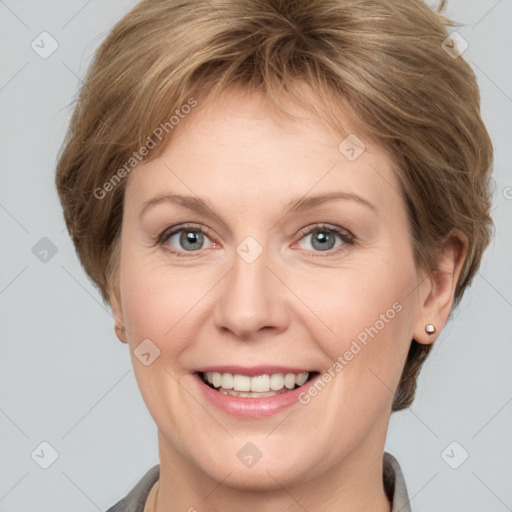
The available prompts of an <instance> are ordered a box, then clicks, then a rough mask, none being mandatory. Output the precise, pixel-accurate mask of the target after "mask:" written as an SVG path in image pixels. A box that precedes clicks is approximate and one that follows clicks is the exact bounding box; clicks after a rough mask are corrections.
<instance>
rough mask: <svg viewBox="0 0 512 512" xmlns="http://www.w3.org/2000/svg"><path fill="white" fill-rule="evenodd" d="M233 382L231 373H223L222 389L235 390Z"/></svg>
mask: <svg viewBox="0 0 512 512" xmlns="http://www.w3.org/2000/svg"><path fill="white" fill-rule="evenodd" d="M233 380H234V379H233V375H231V373H223V374H222V383H221V387H223V388H224V389H233Z"/></svg>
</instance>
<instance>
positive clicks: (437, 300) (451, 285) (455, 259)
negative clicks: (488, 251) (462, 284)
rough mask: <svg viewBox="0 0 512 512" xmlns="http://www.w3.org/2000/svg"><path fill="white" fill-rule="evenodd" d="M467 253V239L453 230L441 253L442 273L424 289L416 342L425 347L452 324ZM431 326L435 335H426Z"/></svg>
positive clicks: (432, 276)
mask: <svg viewBox="0 0 512 512" xmlns="http://www.w3.org/2000/svg"><path fill="white" fill-rule="evenodd" d="M467 249H468V239H467V237H466V236H465V235H464V234H463V233H461V232H460V231H458V230H453V231H452V232H451V233H450V235H449V236H448V237H447V239H446V241H445V243H444V245H443V247H442V249H441V251H440V253H439V256H438V260H437V263H438V269H437V270H434V271H432V272H431V274H430V275H429V276H428V277H427V278H426V279H425V281H424V283H423V286H422V287H421V291H420V300H421V304H420V312H419V315H418V318H417V320H416V323H415V325H414V339H415V340H416V341H417V342H418V343H420V344H422V345H430V344H431V343H433V342H434V341H435V340H436V339H437V338H438V336H439V333H440V332H441V331H442V329H443V328H444V326H445V325H446V322H447V321H448V317H449V315H450V311H451V309H452V305H453V298H454V294H455V287H456V285H457V281H458V279H459V276H460V272H461V270H462V266H463V264H464V261H465V259H466V254H467ZM427 324H434V326H435V332H434V333H433V334H428V333H427V332H426V331H425V326H426V325H427Z"/></svg>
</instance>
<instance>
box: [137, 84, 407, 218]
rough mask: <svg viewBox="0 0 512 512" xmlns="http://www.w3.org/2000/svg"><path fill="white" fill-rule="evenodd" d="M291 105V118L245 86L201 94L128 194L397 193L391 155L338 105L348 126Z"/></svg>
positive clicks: (250, 197) (284, 199)
mask: <svg viewBox="0 0 512 512" xmlns="http://www.w3.org/2000/svg"><path fill="white" fill-rule="evenodd" d="M287 109H289V111H290V113H291V114H292V115H293V116H294V118H290V117H287V116H280V115H279V113H278V112H276V111H274V110H272V107H271V106H270V105H269V103H268V101H266V99H265V97H264V96H263V95H261V94H256V93H248V92H243V91H234V92H233V91H231V92H226V93H224V94H222V95H221V96H220V97H218V98H217V99H215V100H213V101H209V102H207V103H201V99H200V98H198V106H197V107H196V108H195V109H194V110H193V111H192V112H191V113H190V114H188V115H186V116H184V118H182V119H181V120H180V123H179V125H178V126H176V127H175V128H174V130H173V132H172V137H170V138H169V140H168V141H167V143H166V146H165V148H164V149H163V150H162V151H161V153H160V154H159V155H158V157H156V158H154V159H152V160H150V161H149V162H147V163H144V164H142V165H139V166H138V167H137V168H135V169H134V170H133V171H132V173H131V175H130V177H129V182H128V189H127V194H128V195H129V196H130V197H131V198H133V199H135V201H136V202H137V203H138V204H142V203H143V202H144V201H146V200H147V199H148V198H149V196H152V195H153V196H154V195H157V194H160V193H161V194H165V193H173V192H176V193H181V194H186V195H200V196H201V197H207V198H210V199H211V203H212V204H218V205H224V206H227V205H229V204H231V203H233V202H236V203H237V204H238V205H243V206H244V208H255V209H258V208H260V209H261V205H262V204H265V203H268V201H269V200H271V199H273V200H275V201H278V202H279V203H283V204H284V203H288V201H289V199H290V198H292V197H297V196H304V195H308V194H313V193H314V194H317V193H329V192H333V191H343V192H347V193H353V194H358V195H364V196H365V198H366V199H368V201H370V202H372V203H374V204H375V203H376V204H379V203H381V204H382V203H386V199H388V200H389V202H390V203H392V202H393V201H396V195H397V193H398V190H399V186H398V183H397V180H396V176H395V175H394V171H393V169H392V162H391V160H390V159H389V157H388V155H387V154H386V152H385V151H384V150H383V149H382V148H379V147H377V146H376V145H373V144H372V143H371V142H370V141H369V140H367V139H366V138H365V136H364V135H363V134H361V133H353V132H352V131H351V130H352V127H351V123H350V121H349V118H348V116H346V117H343V112H342V111H340V121H341V125H342V126H343V127H344V128H345V130H346V133H339V132H338V131H336V130H334V129H333V128H332V127H330V126H329V125H328V124H327V123H326V122H324V121H322V120H321V118H320V117H319V116H315V115H314V114H313V113H312V112H310V111H306V110H304V109H303V108H301V107H299V106H298V105H293V104H289V105H287ZM354 131H355V130H354ZM348 134H350V135H349V137H348V139H347V135H348ZM354 135H355V136H356V137H357V139H359V141H360V142H361V143H362V144H364V150H363V147H362V146H360V143H359V142H355V141H357V139H355V138H354ZM354 143H355V145H354ZM351 146H352V148H351ZM352 149H353V150H354V151H352ZM347 150H348V151H347ZM354 156H355V157H356V158H354ZM384 206H385V205H384Z"/></svg>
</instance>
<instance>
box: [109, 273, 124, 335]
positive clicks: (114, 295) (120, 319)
mask: <svg viewBox="0 0 512 512" xmlns="http://www.w3.org/2000/svg"><path fill="white" fill-rule="evenodd" d="M108 288H109V289H108V291H109V299H110V308H111V309H112V316H113V317H114V331H115V333H116V336H117V337H118V339H119V341H121V342H122V343H127V342H128V341H127V339H126V328H125V325H124V316H123V306H122V302H121V290H120V288H119V280H118V279H117V278H116V277H112V279H111V280H110V282H109V287H108Z"/></svg>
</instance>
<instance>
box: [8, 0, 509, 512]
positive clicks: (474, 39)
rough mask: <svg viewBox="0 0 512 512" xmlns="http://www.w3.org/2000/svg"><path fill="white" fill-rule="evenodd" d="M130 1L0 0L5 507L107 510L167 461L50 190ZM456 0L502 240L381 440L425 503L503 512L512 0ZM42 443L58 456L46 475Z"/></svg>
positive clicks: (423, 507)
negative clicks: (82, 93)
mask: <svg viewBox="0 0 512 512" xmlns="http://www.w3.org/2000/svg"><path fill="white" fill-rule="evenodd" d="M135 3H136V2H135V1H129V0H115V1H114V0H109V1H105V0H103V1H101V2H100V1H99V0H92V1H89V2H87V1H82V0H73V1H70V0H66V1H64V0H60V1H56V0H54V1H28V0H19V1H15V0H8V1H5V2H3V1H0V34H1V43H2V44H1V45H0V55H1V69H0V109H1V119H2V123H1V127H0V144H1V146H0V149H1V179H2V181H1V184H2V186H1V189H0V224H1V228H2V251H1V261H0V315H1V317H0V320H1V355H0V379H1V380H0V446H1V453H0V461H1V467H0V512H27V511H29V510H30V511H38V512H46V511H51V512H61V511H62V512H64V511H69V510H73V511H74V512H93V511H96V510H106V509H107V508H108V507H110V506H111V505H113V504H114V503H115V502H117V500H119V499H120V498H121V497H123V496H124V495H125V494H126V493H127V492H128V491H129V490H130V489H131V488H132V487H133V485H134V484H135V483H136V482H137V481H138V480H139V479H140V478H141V476H142V475H143V474H144V473H145V471H146V470H147V469H149V468H150V467H151V466H152V465H154V464H157V463H158V450H157V439H156V427H155V425H154V423H153V420H152V418H151V417H150V415H149V413H148V412H147V410H146V407H145V405H144V403H143V401H142V398H141V396H140V393H139V390H138V388H137V385H136V382H135V378H134V374H133V371H132V367H131V362H130V358H129V354H128V352H127V350H128V349H127V346H126V345H124V344H121V343H120V342H119V341H118V340H117V338H116V337H115V335H114V332H113V321H112V318H111V316H110V312H109V310H108V309H106V308H105V307H104V306H103V304H102V301H101V299H100V297H99V294H98V293H97V291H96V290H95V289H94V288H93V287H92V286H91V284H90V282H89V281H88V279H87V278H86V276H85V274H84V273H83V271H82V269H81V267H80V265H79V263H78V260H77V257H76V256H75V253H74V250H73V247H72V244H71V242H70V240H69V238H68V235H67V232H66V231H65V229H64V222H63V219H62V215H61V210H60V205H59V202H58V199H57V195H56V192H55V190H54V185H53V176H54V167H55V161H56V155H57V152H58V149H59V147H60V144H61V142H62V139H63V137H64V134H65V130H66V126H67V123H68V120H69V116H70V112H71V109H70V107H69V103H70V102H71V101H72V99H73V97H74V95H75V93H76V92H77V88H78V86H79V82H80V77H81V76H83V75H84V71H85V70H86V68H87V65H88V64H89V62H90V59H91V56H92V53H93V52H94V50H95V49H96V48H97V46H98V45H99V43H100V42H101V41H102V40H103V38H104V37H105V35H106V34H107V32H108V30H109V28H111V27H112V25H113V24H114V23H115V22H116V21H117V20H119V19H120V18H121V17H122V15H123V14H124V13H126V12H127V11H128V9H129V8H130V7H131V6H133V5H135ZM448 4H449V5H448V10H447V11H446V14H447V15H448V16H450V17H452V18H454V19H456V20H458V21H459V22H461V23H463V26H461V27H454V30H456V31H458V32H459V33H460V34H461V35H462V36H463V37H464V38H465V39H466V40H467V41H468V42H469V48H468V50H467V51H466V52H465V53H464V57H465V58H466V60H468V62H469V63H470V64H471V65H472V66H473V68H474V69H475V71H476V73H477V75H478V80H479V84H480V87H481V92H482V110H483V117H484V120H485V122H486V123H487V126H488V129H489V132H490V134H491V138H492V139H493V142H494V145H495V181H496V191H495V198H494V210H493V216H494V219H495V222H496V227H497V229H496V238H495V240H494V241H493V243H492V245H491V247H490V248H489V249H488V251H487V253H486V255H485V258H484V261H483V264H482V267H481V269H480V271H479V273H478V275H477V277H476V279H475V281H474V284H473V286H472V288H471V289H470V290H469V291H468V292H467V294H466V297H465V298H464V300H463V302H462V304H461V306H460V308H459V310H458V312H457V313H456V315H455V317H454V319H453V321H452V322H450V323H449V324H448V326H447V327H446V328H445V330H444V331H443V333H442V334H441V337H440V338H439V340H438V341H437V342H436V346H435V348H434V351H433V353H432V354H431V356H430V358H429V360H428V361H427V363H426V364H425V366H424V368H423V371H422V373H421V376H420V379H419V389H418V393H417V397H416V400H415V402H414V404H413V406H412V407H411V408H410V409H408V410H406V411H401V412H399V413H395V414H394V415H393V416H392V418H391V424H390V429H389V435H388V440H387V445H386V449H387V450H388V451H390V452H391V453H393V454H394V455H395V457H397V459H398V460H399V462H400V464H401V466H402V469H403V471H404V474H405V477H406V482H407V485H408V490H409V495H410V498H411V499H412V508H413V510H414V511H415V512H420V511H433V510H435V511H436V512H444V511H452V510H466V511H486V512H488V511H496V512H501V511H507V510H512V486H511V481H512V437H511V432H512V428H511V427H512V372H511V370H510V367H511V362H512V357H511V356H512V343H511V341H512V335H511V333H512V320H511V319H512V291H511V290H512V271H511V261H512V258H510V256H511V254H512V244H511V239H512V237H511V235H512V227H511V226H512V173H511V170H510V162H511V160H512V154H511V136H512V121H511V120H512V65H511V64H512V57H511V53H512V1H511V0H500V1H496V0H485V1H484V0H478V1H468V0H457V1H454V0H451V1H449V2H448ZM431 5H432V2H431ZM42 31H47V32H49V33H50V34H51V35H52V37H53V38H55V40H56V41H57V42H58V44H59V47H58V49H57V50H56V51H55V53H53V54H52V55H51V56H50V57H49V58H47V59H43V58H41V57H40V56H39V55H38V54H37V53H36V52H35V51H34V50H33V49H32V48H31V43H32V41H33V40H34V39H36V38H37V36H38V35H39V34H40V33H41V32H42ZM442 86H443V84H442V83H440V84H439V87H442ZM43 237H47V238H48V239H50V240H51V242H52V243H53V244H54V245H55V247H56V249H57V252H56V254H55V255H53V256H51V253H49V255H48V256H47V259H48V261H46V262H42V261H40V259H38V258H37V257H36V255H35V254H34V253H33V250H32V248H33V247H34V246H35V245H36V244H37V243H38V242H39V241H40V239H41V238H43ZM36 247H38V246H36ZM36 252H37V251H36ZM44 441H45V442H47V443H49V444H50V445H52V446H53V447H54V449H55V450H56V451H57V452H58V458H57V459H56V461H55V462H54V463H53V464H52V465H51V466H50V467H49V468H48V469H42V468H41V467H40V465H39V464H41V463H44V462H45V460H46V462H48V461H50V459H49V458H48V457H49V453H50V452H49V450H48V449H47V448H44V445H43V447H42V448H41V447H40V444H41V443H42V442H44ZM454 441H455V442H457V443H458V444H457V445H452V446H451V447H449V445H450V444H451V443H452V442H454ZM447 447H449V448H448V450H447V451H445V449H446V448H447ZM452 449H453V450H452ZM34 450H35V452H34ZM41 450H42V451H41ZM463 450H465V451H467V452H468V453H469V458H468V459H467V460H466V461H465V462H464V463H463V464H462V465H460V467H458V469H452V468H451V467H450V466H449V464H448V463H447V462H446V461H449V462H450V463H451V464H452V465H456V464H457V463H460V460H462V459H461V458H462V457H463V455H464V451H463ZM32 454H33V456H32ZM37 454H39V456H38V455H37ZM443 454H444V456H443ZM36 461H37V462H38V463H39V464H38V463H36ZM311 512H313V511H311Z"/></svg>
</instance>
